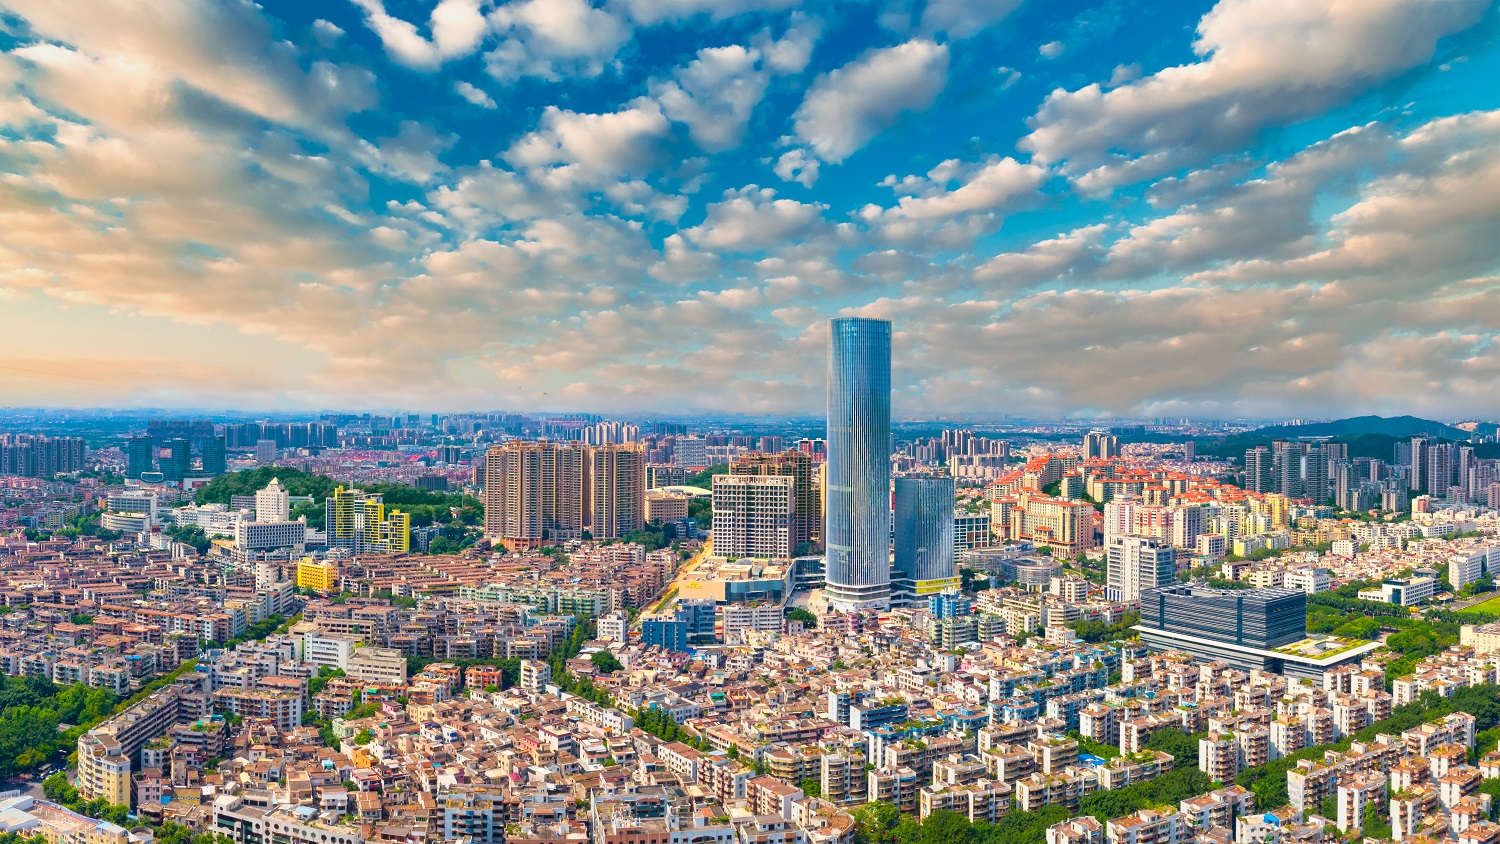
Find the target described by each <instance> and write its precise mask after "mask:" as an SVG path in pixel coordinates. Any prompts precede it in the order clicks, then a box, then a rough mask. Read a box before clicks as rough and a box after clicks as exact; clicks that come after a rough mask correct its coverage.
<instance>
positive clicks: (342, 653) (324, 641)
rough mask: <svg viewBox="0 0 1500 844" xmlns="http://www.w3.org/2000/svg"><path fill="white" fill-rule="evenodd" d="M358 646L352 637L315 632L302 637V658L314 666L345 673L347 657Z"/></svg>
mask: <svg viewBox="0 0 1500 844" xmlns="http://www.w3.org/2000/svg"><path fill="white" fill-rule="evenodd" d="M358 644H359V640H358V639H355V638H354V637H353V636H341V635H338V634H336V633H324V632H322V631H317V630H315V631H313V632H311V633H308V634H307V635H306V636H304V637H303V646H302V653H303V658H304V659H305V660H306V661H308V662H310V663H312V664H314V665H326V666H328V667H329V668H338V669H340V670H343V671H346V672H347V671H348V670H349V657H351V656H354V648H355V646H356V645H358Z"/></svg>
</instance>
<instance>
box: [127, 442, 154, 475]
mask: <svg viewBox="0 0 1500 844" xmlns="http://www.w3.org/2000/svg"><path fill="white" fill-rule="evenodd" d="M154 443H155V440H153V439H152V438H151V437H149V436H144V437H131V438H130V439H129V440H128V441H127V442H126V443H125V475H126V477H130V478H139V477H140V476H141V475H144V474H145V473H147V472H152V471H155V470H156V448H155V445H154Z"/></svg>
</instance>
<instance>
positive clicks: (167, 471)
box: [161, 439, 193, 482]
mask: <svg viewBox="0 0 1500 844" xmlns="http://www.w3.org/2000/svg"><path fill="white" fill-rule="evenodd" d="M162 450H163V451H164V452H166V453H165V454H163V455H162V457H161V473H162V474H163V475H164V476H166V479H167V480H169V481H179V482H180V481H181V480H182V479H183V478H185V477H187V474H188V471H189V470H191V469H192V467H193V463H192V461H193V444H192V442H191V441H189V440H185V439H172V440H167V443H166V445H165V446H163V448H162Z"/></svg>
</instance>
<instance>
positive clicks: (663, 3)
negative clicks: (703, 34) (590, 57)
mask: <svg viewBox="0 0 1500 844" xmlns="http://www.w3.org/2000/svg"><path fill="white" fill-rule="evenodd" d="M620 5H621V6H623V7H624V8H625V9H626V10H627V11H628V12H629V14H630V18H631V20H634V21H636V22H637V23H640V24H643V25H645V26H653V25H655V24H659V23H665V22H668V21H684V20H687V19H688V18H692V17H697V16H698V15H705V16H707V17H709V18H711V19H713V20H726V19H728V18H734V17H739V16H740V15H743V14H747V13H749V12H759V11H777V10H779V9H786V8H790V7H792V6H795V5H797V0H620Z"/></svg>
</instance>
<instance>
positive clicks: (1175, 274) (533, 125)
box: [0, 0, 1500, 418]
mask: <svg viewBox="0 0 1500 844" xmlns="http://www.w3.org/2000/svg"><path fill="white" fill-rule="evenodd" d="M1497 28H1500V13H1497V9H1496V7H1495V6H1494V4H1492V3H1489V2H1484V0H1361V2H1357V3H1356V2H1347V0H1345V2H1332V1H1331V2H1325V3H1316V2H1294V0H1222V2H1219V3H1207V2H1205V3H1189V2H1174V3H1158V2H1119V1H1118V0H1117V1H1116V2H1106V3H1067V2H1037V1H1036V0H1033V2H1024V0H995V2H985V0H911V2H892V3H864V2H853V0H850V2H829V3H817V4H799V3H794V2H788V0H718V2H710V0H603V1H602V2H592V3H590V2H586V0H511V2H493V0H443V2H441V3H438V4H433V3H417V2H398V0H388V2H384V3H382V2H380V0H358V2H342V1H341V2H335V1H334V0H324V2H263V3H261V4H259V5H255V4H249V3H239V2H220V3H192V2H183V0H152V2H146V0H97V1H96V2H92V3H90V4H87V7H86V9H85V7H82V6H77V5H74V4H58V3H52V2H46V0H8V2H3V3H0V50H3V52H0V173H3V174H4V179H3V180H0V395H4V396H5V400H4V402H3V403H5V404H11V405H19V404H49V405H65V406H79V405H105V404H121V405H173V404H176V405H195V406H205V405H234V406H241V407H252V408H253V407H264V408H297V407H305V408H322V407H346V408H373V407H411V408H424V409H427V408H431V409H461V408H497V407H511V408H527V409H538V410H542V409H545V410H569V409H580V410H594V411H601V412H608V411H612V410H619V411H627V410H629V411H634V410H664V411H677V412H690V411H750V412H809V411H816V410H817V409H818V408H819V407H820V406H821V403H822V395H823V382H824V378H825V372H824V344H825V343H826V325H825V321H826V320H827V319H828V318H829V317H831V316H836V315H842V314H864V315H871V316H880V317H885V318H889V319H891V320H893V321H894V323H895V328H896V336H895V355H896V362H895V365H896V372H895V382H896V406H897V411H898V413H904V414H920V413H924V412H931V413H962V412H996V413H1016V414H1076V415H1082V416H1089V415H1094V414H1122V415H1148V416H1155V415H1207V416H1238V415H1251V416H1260V417H1269V416H1277V415H1284V414H1292V415H1309V416H1336V415H1353V414H1356V413H1366V412H1387V413H1398V412H1414V413H1424V414H1427V415H1432V416H1440V417H1443V418H1472V417H1494V416H1496V415H1497V414H1500V398H1497V396H1500V393H1497V391H1496V390H1494V389H1493V384H1494V383H1495V381H1496V378H1497V376H1500V353H1497V351H1496V349H1495V333H1496V330H1497V326H1500V293H1497V289H1496V288H1497V285H1500V280H1497V278H1496V270H1497V265H1500V112H1497V111H1495V109H1497V108H1500V86H1496V85H1495V83H1494V80H1496V79H1497V78H1500V50H1497V43H1500V41H1497V38H1496V35H1497Z"/></svg>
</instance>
